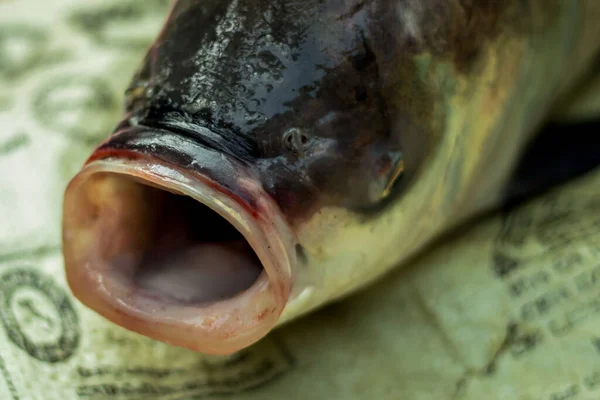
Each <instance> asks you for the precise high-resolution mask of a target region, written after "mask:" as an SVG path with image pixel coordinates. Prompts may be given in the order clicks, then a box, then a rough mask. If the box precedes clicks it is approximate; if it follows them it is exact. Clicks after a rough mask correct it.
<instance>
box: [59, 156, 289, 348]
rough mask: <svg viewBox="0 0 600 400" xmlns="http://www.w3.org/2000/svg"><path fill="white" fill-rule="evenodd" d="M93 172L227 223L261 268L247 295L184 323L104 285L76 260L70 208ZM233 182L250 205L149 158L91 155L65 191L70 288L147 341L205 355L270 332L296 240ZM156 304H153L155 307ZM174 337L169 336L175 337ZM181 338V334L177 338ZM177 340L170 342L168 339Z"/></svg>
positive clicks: (247, 179) (193, 312)
mask: <svg viewBox="0 0 600 400" xmlns="http://www.w3.org/2000/svg"><path fill="white" fill-rule="evenodd" d="M98 173H111V174H122V175H128V176H131V177H137V178H141V179H142V180H144V181H146V182H148V183H151V184H155V185H158V186H159V187H160V188H162V189H165V190H172V191H175V192H178V193H181V194H184V195H187V196H189V197H192V198H194V199H196V200H197V201H199V202H201V203H202V204H204V205H206V206H208V207H209V208H211V209H212V210H213V211H215V212H217V213H218V214H219V215H221V216H222V217H223V218H225V219H226V220H227V221H228V222H229V223H230V224H232V225H233V226H234V227H235V228H236V229H238V231H240V233H241V234H242V235H243V236H244V238H245V239H246V240H247V241H248V243H249V244H250V246H251V247H252V248H253V250H254V251H255V252H256V254H257V256H258V258H259V259H260V261H261V263H262V265H263V272H262V273H261V275H260V276H259V278H258V280H257V281H256V282H255V283H254V284H253V285H252V286H251V287H250V288H248V289H247V290H245V291H243V292H241V293H239V294H237V295H235V296H233V297H231V298H229V299H226V300H222V301H219V302H217V303H216V304H211V305H207V306H201V307H200V306H197V305H195V306H189V307H188V308H189V310H185V311H186V312H184V313H182V315H185V316H186V319H184V321H182V320H181V319H179V320H177V321H174V320H173V319H172V317H171V316H169V315H161V313H160V310H158V311H157V309H152V307H140V306H139V305H136V304H134V303H132V302H131V298H130V297H128V296H127V295H123V296H115V295H114V293H115V292H119V293H128V288H123V287H118V286H119V283H118V282H116V280H114V279H113V280H111V279H106V276H105V275H103V274H102V273H101V272H98V270H97V269H95V270H94V269H93V268H92V266H91V265H90V262H89V260H87V263H86V262H85V260H80V259H78V258H77V256H76V255H75V254H74V252H75V250H73V249H74V248H76V246H75V247H74V245H73V243H74V241H76V240H77V235H76V234H75V233H74V231H73V230H72V229H71V227H72V226H73V225H72V221H70V218H69V215H68V208H69V206H70V205H71V204H72V201H73V200H74V199H73V195H74V193H76V189H77V187H78V186H80V185H81V184H82V183H83V182H85V180H86V179H88V178H89V177H91V176H92V175H94V174H98ZM237 184H238V185H240V187H242V188H243V190H244V192H245V194H246V195H247V196H249V198H250V199H252V201H253V204H252V206H250V205H249V204H248V203H247V202H246V201H244V200H243V199H242V198H240V197H239V196H236V195H235V194H234V193H232V192H231V191H229V190H228V189H227V188H225V187H224V186H223V185H220V184H219V183H217V182H215V181H214V180H213V179H211V178H209V177H207V176H206V175H204V174H200V173H198V172H197V171H188V170H185V169H183V168H181V167H179V166H177V165H174V164H171V163H169V162H165V161H164V160H161V159H159V158H157V157H153V156H152V155H148V154H140V153H137V152H135V151H127V150H124V149H121V150H118V151H117V152H114V151H113V152H111V153H110V154H107V155H106V157H105V158H103V157H102V156H99V155H97V154H96V155H94V156H93V157H90V159H89V160H88V162H87V163H86V165H85V166H84V168H83V169H82V170H81V171H80V172H79V173H78V174H77V175H76V176H75V177H74V178H73V179H72V181H71V182H70V183H69V185H68V186H67V189H66V191H65V200H64V204H63V257H64V262H65V273H66V278H67V282H68V285H69V287H70V289H71V291H72V292H73V294H74V295H75V297H77V298H78V299H79V301H80V302H81V303H83V304H84V305H86V306H87V307H89V308H91V309H93V310H94V311H95V312H97V313H98V314H100V315H102V316H104V317H105V318H107V319H108V320H110V321H112V322H113V323H116V324H117V325H120V326H122V327H124V328H126V329H128V330H131V331H135V332H137V333H140V334H142V335H144V336H148V337H150V338H152V339H155V340H159V341H162V342H166V343H169V344H172V345H175V346H179V347H185V348H188V349H190V350H193V351H198V352H202V353H207V354H231V353H234V352H236V351H239V350H241V349H243V348H245V347H247V346H249V345H251V344H252V343H254V342H256V341H258V340H260V339H261V338H262V337H264V336H265V335H266V334H268V333H269V332H270V331H271V330H272V329H273V328H274V327H275V326H276V325H277V322H278V320H279V317H280V315H281V313H282V312H283V310H284V308H285V306H286V304H287V301H288V299H289V296H290V293H291V291H292V287H293V283H294V277H295V267H296V259H295V251H294V250H293V249H294V246H295V240H294V235H293V234H292V232H291V230H290V228H289V226H288V224H287V223H286V222H285V218H284V216H283V214H282V213H281V211H280V210H279V208H278V206H277V205H276V204H275V203H274V201H273V200H272V199H271V197H270V196H269V195H268V194H267V193H266V192H265V191H264V190H263V189H262V187H261V185H260V184H259V183H258V180H256V179H254V178H252V177H251V176H250V175H246V176H242V177H240V178H239V179H238V180H237ZM156 306H158V304H157V305H156ZM174 331H176V332H179V333H177V334H173V332H174ZM184 331H186V332H187V333H185V334H182V333H181V332H184ZM174 337H175V339H174Z"/></svg>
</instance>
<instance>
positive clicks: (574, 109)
mask: <svg viewBox="0 0 600 400" xmlns="http://www.w3.org/2000/svg"><path fill="white" fill-rule="evenodd" d="M597 116H600V54H598V56H597V59H596V62H595V65H594V68H592V70H591V72H590V73H589V74H587V76H585V77H584V79H582V80H581V82H580V83H579V84H578V85H577V86H575V88H574V89H573V90H571V91H570V92H569V93H568V95H567V96H565V97H564V99H563V100H561V101H560V102H559V103H558V104H557V106H556V108H555V111H554V112H553V114H552V119H553V120H554V121H558V122H576V121H585V120H589V119H593V118H595V117H597Z"/></svg>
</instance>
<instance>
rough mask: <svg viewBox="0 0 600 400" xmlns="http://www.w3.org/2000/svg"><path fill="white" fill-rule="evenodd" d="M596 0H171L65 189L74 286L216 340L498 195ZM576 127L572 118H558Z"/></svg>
mask: <svg viewBox="0 0 600 400" xmlns="http://www.w3.org/2000/svg"><path fill="white" fill-rule="evenodd" d="M598 17H600V3H598V2H597V1H595V0H580V1H573V0H529V1H522V0H508V1H502V2H493V1H483V0H453V1H442V0H424V1H416V0H371V1H368V0H301V1H298V0H294V1H291V0H277V1H264V0H247V1H238V0H178V1H175V2H174V3H173V5H172V8H171V10H170V13H169V17H168V18H167V20H166V23H165V25H164V26H163V28H162V30H161V32H160V34H159V35H158V37H157V38H156V41H155V42H154V43H153V44H152V46H151V48H150V49H149V51H148V53H147V55H146V57H145V59H144V60H143V62H142V65H141V66H140V68H139V70H138V72H137V73H136V75H135V77H134V79H133V81H132V83H131V85H130V87H129V88H128V89H127V92H126V112H125V115H124V117H123V119H122V121H121V122H120V123H119V124H118V126H117V127H116V129H115V130H114V132H113V133H112V134H111V135H110V136H109V137H108V139H107V140H106V141H105V142H103V143H102V144H100V145H99V146H98V147H97V148H96V149H95V151H94V152H93V154H92V155H91V156H90V158H89V160H88V161H87V162H86V165H85V166H84V168H83V169H82V170H81V172H80V173H79V174H78V175H77V176H76V177H74V179H73V180H72V181H71V183H70V184H69V186H68V188H67V190H66V192H65V201H64V215H63V248H64V257H65V266H66V273H67V279H68V282H69V285H70V286H71V288H72V290H73V292H74V294H75V295H76V296H77V297H78V298H79V299H80V300H81V301H82V302H83V303H84V304H86V305H87V306H89V307H91V308H92V309H94V310H95V311H97V312H98V313H100V314H102V315H103V316H105V317H106V318H108V319H110V320H111V321H113V322H115V323H117V324H119V325H121V326H124V327H126V328H128V329H131V330H133V331H136V332H139V333H141V334H144V335H146V336H149V337H152V338H154V339H158V340H162V341H165V342H167V343H171V344H174V345H178V346H183V347H187V348H190V349H193V350H195V351H200V352H205V353H216V354H226V353H232V352H235V351H237V350H240V349H241V348H244V347H246V346H248V345H250V344H252V343H254V342H255V341H257V340H259V339H260V338H262V337H263V336H264V335H266V334H267V333H268V332H269V331H270V330H272V329H273V328H274V327H276V326H278V325H281V324H283V323H285V322H286V321H289V320H291V319H294V318H297V317H299V316H300V315H302V314H305V313H307V312H309V311H311V310H314V309H315V308H317V307H319V306H322V305H324V304H327V303H329V302H331V301H334V300H336V299H339V298H341V297H343V296H346V295H348V294H349V293H352V292H354V291H356V290H358V289H360V288H362V287H365V286H366V285H368V284H370V283H371V282H373V281H375V280H377V279H378V278H380V277H381V276H383V275H384V274H385V273H386V272H388V271H390V270H391V269H393V268H394V267H396V266H398V265H400V264H402V263H403V262H404V261H405V260H407V259H408V258H409V257H411V256H412V255H414V254H415V253H416V252H418V251H420V250H422V249H423V248H424V247H425V246H426V245H428V244H429V243H431V241H432V240H434V239H435V238H437V237H439V235H441V234H442V233H444V232H447V231H448V230H449V229H451V228H452V227H454V226H456V225H457V224H459V223H461V222H464V221H465V220H467V219H469V218H471V217H473V216H474V215H477V214H479V213H481V212H483V211H486V210H489V209H490V208H493V207H495V206H497V205H498V203H499V201H500V200H501V199H502V196H503V191H504V188H505V187H506V184H507V182H508V180H509V179H510V175H511V172H512V171H513V169H514V168H515V165H516V163H517V161H518V160H519V156H520V154H521V153H522V152H523V149H524V147H525V146H526V144H527V143H528V142H529V141H530V140H531V139H532V137H533V135H534V134H535V132H536V129H537V128H538V127H539V126H540V124H541V123H542V122H544V121H545V120H546V119H548V118H549V117H550V116H551V115H552V113H553V106H554V105H555V104H556V103H557V102H558V101H559V100H560V99H561V98H563V97H564V96H565V95H566V94H567V93H568V91H569V89H570V88H572V87H573V85H575V84H576V83H577V82H578V81H579V80H580V79H581V77H582V76H584V75H585V74H586V73H588V72H589V70H590V69H591V68H592V66H593V62H594V59H595V57H596V56H597V55H598V51H599V49H600V25H599V24H597V21H598ZM567 140H568V139H567Z"/></svg>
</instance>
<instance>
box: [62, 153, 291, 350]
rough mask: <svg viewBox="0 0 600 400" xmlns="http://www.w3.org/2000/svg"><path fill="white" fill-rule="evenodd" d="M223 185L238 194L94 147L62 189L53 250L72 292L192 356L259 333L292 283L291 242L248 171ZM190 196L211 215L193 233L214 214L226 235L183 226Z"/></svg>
mask: <svg viewBox="0 0 600 400" xmlns="http://www.w3.org/2000/svg"><path fill="white" fill-rule="evenodd" d="M238 170H239V171H243V168H242V167H240V168H239V169H238ZM232 185H235V186H237V187H238V188H239V191H240V192H243V193H244V197H245V198H246V199H250V201H247V200H245V199H242V198H241V197H240V196H238V195H237V194H234V193H233V192H231V191H230V190H228V189H226V188H225V187H224V185H221V184H219V183H217V182H215V181H214V180H212V179H211V178H209V177H207V176H204V175H202V174H199V173H198V172H194V171H190V170H189V169H186V168H182V167H181V166H178V165H174V164H171V163H169V162H166V161H165V160H164V159H161V158H158V157H155V156H151V155H148V154H144V153H143V152H142V153H140V152H135V151H131V150H123V149H119V150H115V149H110V148H108V149H107V148H106V147H104V148H101V149H99V150H97V151H96V153H95V154H94V155H93V156H92V158H91V159H90V161H89V162H88V164H87V165H86V166H85V167H84V168H83V169H82V170H81V172H80V173H79V174H78V175H77V176H76V177H75V178H74V179H73V180H72V181H71V182H70V184H69V186H68V187H67V190H66V192H65V200H64V207H63V253H64V260H65V271H66V277H67V282H68V284H69V286H70V288H71V290H72V292H73V294H74V295H75V296H76V297H77V298H78V299H79V300H80V301H81V302H82V303H83V304H84V305H85V306H87V307H89V308H91V309H92V310H94V311H95V312H97V313H99V314H100V315H102V316H103V317H105V318H107V319H108V320H110V321H112V322H113V323H115V324H117V325H120V326H122V327H124V328H126V329H128V330H131V331H134V332H137V333H140V334H142V335H144V336H147V337H150V338H152V339H155V340H159V341H162V342H165V343H169V344H171V345H175V346H180V347H185V348H188V349H191V350H194V351H197V352H202V353H206V354H230V353H233V352H236V351H238V350H240V349H242V348H244V347H247V346H249V345H251V344H252V343H254V342H256V341H258V340H260V339H261V338H262V337H263V336H265V335H266V334H267V333H268V332H269V331H270V330H272V329H273V327H274V326H275V325H276V324H277V322H278V319H279V316H280V314H281V313H282V311H283V309H284V307H285V305H286V303H287V301H288V297H289V295H290V292H291V290H292V287H293V281H294V270H295V253H294V251H293V249H294V240H293V235H292V233H291V231H290V230H289V228H288V226H287V224H286V222H285V221H284V218H283V216H282V215H281V212H280V211H279V209H278V207H277V206H276V205H275V204H274V203H273V201H272V200H271V199H270V197H269V196H268V195H267V194H266V193H265V192H264V191H263V190H262V188H261V186H260V184H258V183H257V182H256V181H255V180H253V178H252V177H251V176H250V175H249V174H244V173H243V172H241V173H240V174H239V175H238V176H236V177H234V178H233V179H232V180H231V181H230V182H228V184H227V185H225V186H228V187H231V186H232ZM181 199H187V203H186V204H184V203H178V202H179V201H181ZM193 200H195V201H196V202H197V204H198V206H199V207H202V208H201V209H198V210H200V211H197V213H201V212H204V213H212V216H211V217H210V221H212V222H211V224H212V225H211V226H206V227H203V230H204V232H206V231H209V232H210V231H215V232H216V231H218V230H219V229H220V228H219V226H217V225H215V221H217V219H218V221H219V222H218V224H229V228H231V227H233V228H235V231H236V232H239V234H238V236H236V237H235V238H234V239H233V240H229V239H228V238H225V239H224V240H221V241H204V239H197V237H196V236H197V235H196V234H195V233H190V231H191V230H194V229H196V230H198V226H195V227H190V226H188V227H187V228H186V229H187V230H185V232H184V229H183V228H181V226H185V225H186V224H188V225H189V224H190V221H193V222H192V223H195V225H199V224H198V221H200V222H201V221H202V218H200V219H198V218H192V217H193V216H192V215H190V214H189V212H188V211H189V209H188V208H187V207H189V204H190V203H192V202H193ZM169 202H171V203H169ZM250 203H251V204H250ZM186 212H187V213H186ZM207 215H208V214H207ZM216 215H218V217H216ZM174 232H175V234H174V235H171V237H169V234H173V233H174ZM178 232H179V234H178ZM201 236H202V235H201ZM204 236H206V237H208V238H210V237H211V235H210V234H209V235H204ZM213 236H214V235H213ZM250 253H254V254H252V255H250Z"/></svg>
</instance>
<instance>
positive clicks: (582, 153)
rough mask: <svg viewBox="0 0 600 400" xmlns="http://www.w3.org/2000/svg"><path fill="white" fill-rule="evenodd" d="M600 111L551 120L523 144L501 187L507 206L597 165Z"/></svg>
mask: <svg viewBox="0 0 600 400" xmlns="http://www.w3.org/2000/svg"><path fill="white" fill-rule="evenodd" d="M599 145H600V112H598V113H597V114H596V116H595V117H594V118H587V119H585V120H580V121H565V120H561V121H553V122H549V123H548V124H547V125H546V126H545V127H543V128H542V129H541V131H540V133H539V134H538V135H537V136H536V137H535V138H534V140H533V141H532V142H531V143H530V144H529V146H528V147H527V148H526V150H525V152H524V153H523V156H522V157H521V159H520V161H519V163H518V164H517V167H516V169H515V172H514V173H513V175H512V177H511V180H510V181H509V183H508V185H507V187H506V188H505V191H504V201H503V204H504V205H505V206H507V207H510V206H512V205H515V204H518V203H520V202H522V201H524V200H527V199H528V198H530V197H532V196H536V195H539V194H541V193H543V192H545V191H547V190H549V189H552V188H553V187H555V186H557V185H560V184H563V183H565V182H568V181H569V180H572V179H575V178H577V177H579V176H582V175H584V174H586V173H587V172H589V171H591V170H593V169H594V168H597V167H600V148H599Z"/></svg>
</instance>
